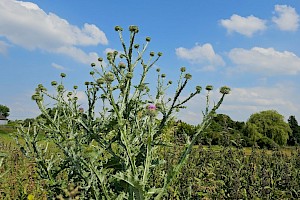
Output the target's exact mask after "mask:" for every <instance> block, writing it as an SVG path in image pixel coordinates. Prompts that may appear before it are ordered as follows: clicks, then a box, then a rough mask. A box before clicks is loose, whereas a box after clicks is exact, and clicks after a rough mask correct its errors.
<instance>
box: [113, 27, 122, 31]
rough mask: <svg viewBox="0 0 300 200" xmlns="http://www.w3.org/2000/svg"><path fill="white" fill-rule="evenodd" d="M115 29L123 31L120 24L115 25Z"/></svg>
mask: <svg viewBox="0 0 300 200" xmlns="http://www.w3.org/2000/svg"><path fill="white" fill-rule="evenodd" d="M115 31H123V28H122V27H121V26H115Z"/></svg>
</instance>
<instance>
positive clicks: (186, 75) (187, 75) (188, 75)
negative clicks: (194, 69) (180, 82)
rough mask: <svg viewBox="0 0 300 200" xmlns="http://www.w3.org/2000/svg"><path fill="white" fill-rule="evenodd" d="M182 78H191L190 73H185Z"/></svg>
mask: <svg viewBox="0 0 300 200" xmlns="http://www.w3.org/2000/svg"><path fill="white" fill-rule="evenodd" d="M184 78H185V79H187V80H190V79H191V78H192V75H191V74H189V73H187V74H185V75H184Z"/></svg>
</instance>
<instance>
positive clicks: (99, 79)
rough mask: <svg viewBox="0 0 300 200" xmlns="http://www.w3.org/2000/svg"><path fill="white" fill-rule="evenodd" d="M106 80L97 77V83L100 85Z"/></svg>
mask: <svg viewBox="0 0 300 200" xmlns="http://www.w3.org/2000/svg"><path fill="white" fill-rule="evenodd" d="M104 82H105V80H104V79H103V78H98V79H97V84H98V85H102V84H103V83H104Z"/></svg>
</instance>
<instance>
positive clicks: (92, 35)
mask: <svg viewBox="0 0 300 200" xmlns="http://www.w3.org/2000/svg"><path fill="white" fill-rule="evenodd" d="M0 19H1V20H0V36H3V37H5V38H6V39H7V40H8V41H9V42H11V43H13V44H15V45H18V46H21V47H23V48H26V49H29V50H35V49H40V50H44V51H47V52H52V53H59V54H64V55H67V56H70V57H72V58H73V59H75V60H77V61H80V62H82V63H90V62H91V60H94V59H95V57H97V55H96V53H88V54H87V53H85V52H84V51H83V50H81V49H80V48H79V47H78V46H90V45H98V44H103V45H105V44H108V40H107V38H106V36H105V33H104V32H103V31H101V30H100V29H99V28H98V27H97V26H95V25H93V24H87V23H86V24H84V25H83V27H82V28H79V27H77V26H74V25H71V24H69V22H68V21H67V20H65V19H62V18H60V17H59V16H57V15H55V14H54V13H46V12H44V11H43V10H42V9H41V8H39V6H38V5H36V4H34V3H31V2H23V1H14V0H1V1H0ZM1 43H3V42H1ZM1 43H0V46H1V47H2V48H0V49H3V44H2V45H1ZM2 51H3V50H2ZM2 51H1V52H2Z"/></svg>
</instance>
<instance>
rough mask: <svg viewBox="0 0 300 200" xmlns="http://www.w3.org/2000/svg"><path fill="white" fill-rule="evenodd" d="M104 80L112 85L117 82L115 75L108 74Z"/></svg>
mask: <svg viewBox="0 0 300 200" xmlns="http://www.w3.org/2000/svg"><path fill="white" fill-rule="evenodd" d="M104 79H105V81H106V82H108V83H111V82H113V81H114V80H115V76H114V74H113V73H111V72H108V73H107V74H105V75H104Z"/></svg>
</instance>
